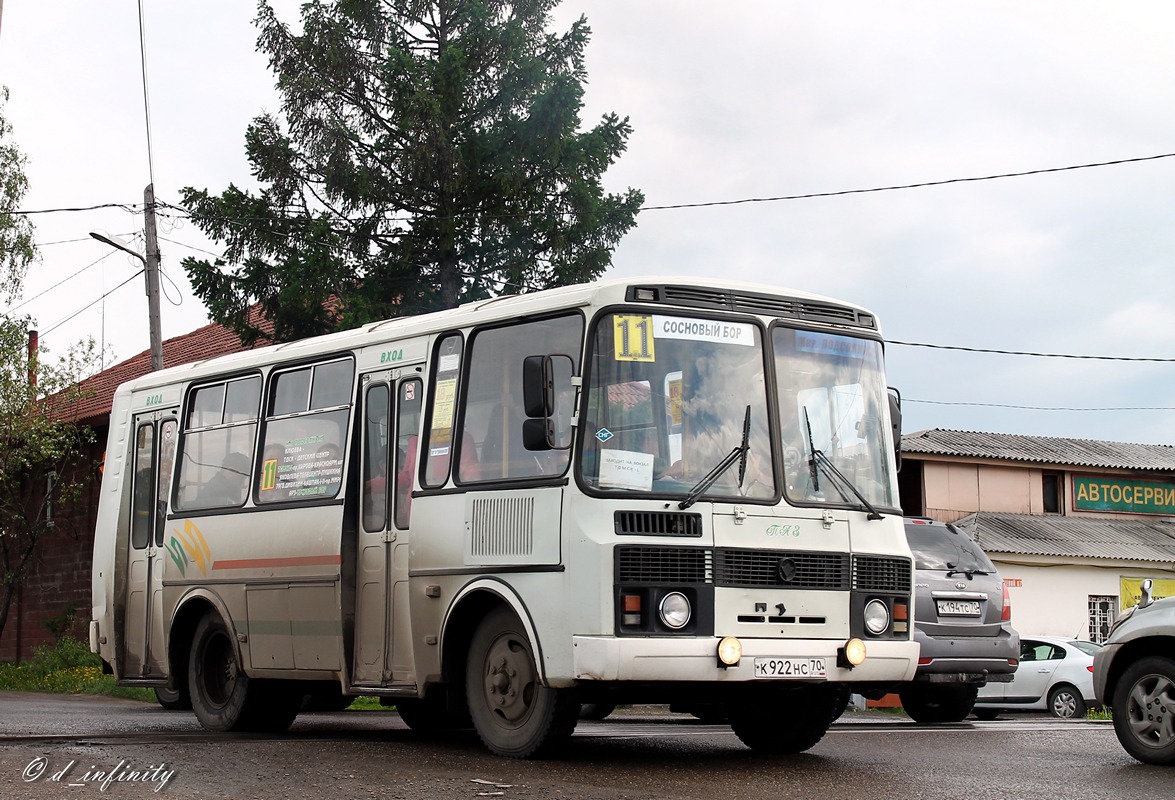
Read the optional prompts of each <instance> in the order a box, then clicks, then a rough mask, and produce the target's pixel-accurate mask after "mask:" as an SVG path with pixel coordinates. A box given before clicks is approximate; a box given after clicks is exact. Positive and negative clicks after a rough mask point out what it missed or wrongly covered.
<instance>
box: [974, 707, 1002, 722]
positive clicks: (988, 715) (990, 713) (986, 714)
mask: <svg viewBox="0 0 1175 800" xmlns="http://www.w3.org/2000/svg"><path fill="white" fill-rule="evenodd" d="M972 711H973V713H974V714H975V717H976V718H977V719H981V720H984V721H986V722H991V721H992V720H993V719H995V718H996V717H998V716H999V715H1000V710H999V709H998V708H975V709H972Z"/></svg>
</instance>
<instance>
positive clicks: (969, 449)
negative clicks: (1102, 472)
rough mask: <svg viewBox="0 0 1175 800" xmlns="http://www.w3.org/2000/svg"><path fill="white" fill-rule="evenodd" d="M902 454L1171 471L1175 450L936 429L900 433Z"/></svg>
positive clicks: (1117, 443) (1086, 440) (1152, 445)
mask: <svg viewBox="0 0 1175 800" xmlns="http://www.w3.org/2000/svg"><path fill="white" fill-rule="evenodd" d="M902 452H903V453H910V454H916V453H925V454H927V455H941V456H957V457H966V458H993V459H1000V460H1002V461H1027V462H1033V463H1037V464H1056V465H1059V466H1075V467H1100V468H1105V469H1131V470H1139V469H1144V470H1158V471H1162V472H1172V471H1175V446H1172V445H1167V444H1127V443H1124V442H1102V441H1096V440H1093V439H1061V438H1057V437H1053V436H1019V435H1016V434H1011V433H981V432H977V431H952V430H944V429H942V428H933V429H931V430H925V431H916V432H914V433H908V434H905V435H904V436H902Z"/></svg>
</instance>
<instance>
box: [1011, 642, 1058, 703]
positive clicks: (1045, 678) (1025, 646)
mask: <svg viewBox="0 0 1175 800" xmlns="http://www.w3.org/2000/svg"><path fill="white" fill-rule="evenodd" d="M1064 657H1065V651H1064V649H1063V648H1061V647H1059V646H1057V645H1054V644H1050V643H1049V642H1042V641H1039V640H1036V639H1021V640H1020V666H1019V667H1018V668H1017V669H1016V674H1015V676H1014V677H1013V680H1012V682H1011V683H1009V684H1008V685H1007V689H1006V692H1005V697H1006V698H1007V699H1008V700H1009V701H1013V700H1014V701H1016V702H1019V703H1032V702H1036V701H1038V700H1043V699H1044V697H1045V694H1046V693H1047V692H1048V689H1049V684H1050V683H1052V679H1053V673H1054V672H1056V671H1057V667H1058V666H1059V665H1060V663H1061V660H1062V659H1063V658H1064Z"/></svg>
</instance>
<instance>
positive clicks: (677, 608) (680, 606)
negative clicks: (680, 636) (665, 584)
mask: <svg viewBox="0 0 1175 800" xmlns="http://www.w3.org/2000/svg"><path fill="white" fill-rule="evenodd" d="M657 614H658V616H660V617H661V623H662V624H663V625H664V626H665V627H666V628H672V629H673V630H675V631H679V630H681V629H682V628H684V627H685V626H686V625H688V624H689V619H690V605H689V600H687V599H686V596H685V595H684V594H682V593H681V592H670V593H669V594H667V595H665V596H664V597H662V598H661V603H660V604H659V605H658V606H657Z"/></svg>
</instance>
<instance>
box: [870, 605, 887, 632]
mask: <svg viewBox="0 0 1175 800" xmlns="http://www.w3.org/2000/svg"><path fill="white" fill-rule="evenodd" d="M887 628H889V608H888V607H887V606H886V605H885V603H883V602H881V601H880V600H870V601H869V602H868V603H867V604H866V605H865V630H867V631H869V632H870V633H871V634H873V635H874V636H880V635H881V634H883V633H885V631H886V629H887Z"/></svg>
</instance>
